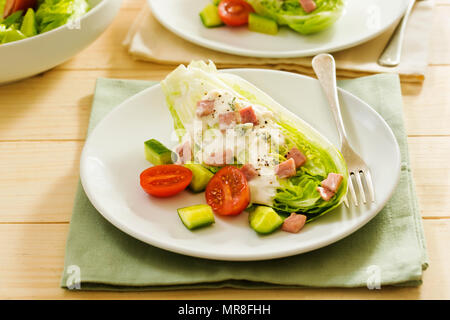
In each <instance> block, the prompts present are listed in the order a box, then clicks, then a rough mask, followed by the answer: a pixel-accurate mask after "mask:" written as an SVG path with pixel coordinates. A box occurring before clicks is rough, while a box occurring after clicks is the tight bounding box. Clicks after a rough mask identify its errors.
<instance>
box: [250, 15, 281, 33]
mask: <svg viewBox="0 0 450 320" xmlns="http://www.w3.org/2000/svg"><path fill="white" fill-rule="evenodd" d="M248 29H249V30H250V31H255V32H260V33H265V34H270V35H275V34H277V33H278V24H277V23H276V21H274V20H272V19H269V18H266V17H263V16H260V15H258V14H256V13H250V15H249V16H248Z"/></svg>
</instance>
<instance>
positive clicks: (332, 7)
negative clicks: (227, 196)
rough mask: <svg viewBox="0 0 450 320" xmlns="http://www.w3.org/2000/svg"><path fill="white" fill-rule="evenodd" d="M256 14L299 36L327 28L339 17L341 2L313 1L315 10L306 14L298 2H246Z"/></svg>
mask: <svg viewBox="0 0 450 320" xmlns="http://www.w3.org/2000/svg"><path fill="white" fill-rule="evenodd" d="M246 1H247V2H248V3H250V4H251V5H252V7H253V9H255V11H256V13H258V14H260V15H262V16H265V17H268V18H271V19H273V20H275V21H277V23H278V24H279V25H282V26H288V27H290V28H291V29H293V30H295V31H297V32H299V33H301V34H311V33H316V32H319V31H322V30H325V29H327V28H329V27H330V26H331V25H332V24H333V23H335V22H336V20H337V19H338V18H339V17H340V16H341V14H342V9H343V7H344V2H343V0H315V2H316V6H317V8H316V9H315V10H314V11H313V12H311V13H306V12H305V10H303V8H302V7H301V5H300V2H299V1H298V0H282V1H280V0H246Z"/></svg>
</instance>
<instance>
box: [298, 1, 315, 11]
mask: <svg viewBox="0 0 450 320" xmlns="http://www.w3.org/2000/svg"><path fill="white" fill-rule="evenodd" d="M299 2H300V5H301V6H302V8H303V10H305V12H306V13H310V12H312V11H314V10H316V7H317V6H316V3H315V1H314V0H299Z"/></svg>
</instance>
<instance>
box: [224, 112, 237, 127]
mask: <svg viewBox="0 0 450 320" xmlns="http://www.w3.org/2000/svg"><path fill="white" fill-rule="evenodd" d="M237 122H238V117H237V113H236V112H234V111H230V112H224V113H221V114H219V129H220V130H222V131H224V130H226V129H228V128H231V127H233V126H234V125H236V123H237Z"/></svg>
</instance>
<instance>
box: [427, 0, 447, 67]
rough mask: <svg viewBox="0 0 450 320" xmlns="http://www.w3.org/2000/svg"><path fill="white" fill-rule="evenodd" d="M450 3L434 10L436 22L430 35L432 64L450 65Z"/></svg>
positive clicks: (430, 59) (430, 61) (429, 58)
mask: <svg viewBox="0 0 450 320" xmlns="http://www.w3.org/2000/svg"><path fill="white" fill-rule="evenodd" d="M449 17H450V1H446V2H445V5H438V6H437V7H435V8H434V20H433V27H432V32H431V34H430V38H431V39H430V51H429V57H428V62H429V63H430V64H441V65H443V64H445V65H448V64H450V54H449V52H450V23H449Z"/></svg>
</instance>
